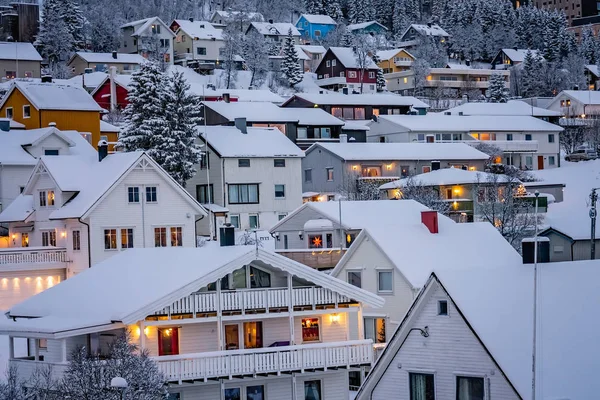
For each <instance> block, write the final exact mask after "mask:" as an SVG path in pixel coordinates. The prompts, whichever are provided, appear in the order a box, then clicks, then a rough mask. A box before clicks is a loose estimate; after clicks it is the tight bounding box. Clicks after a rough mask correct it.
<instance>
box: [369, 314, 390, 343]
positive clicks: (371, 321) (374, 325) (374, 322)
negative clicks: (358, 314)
mask: <svg viewBox="0 0 600 400" xmlns="http://www.w3.org/2000/svg"><path fill="white" fill-rule="evenodd" d="M378 320H382V321H383V336H384V340H383V341H380V340H379V336H380V335H379V332H378V331H377V321H378ZM367 322H368V324H369V325H370V324H372V328H373V334H374V336H375V337H374V338H367ZM387 328H388V327H387V323H386V318H385V317H363V336H364V338H365V339H371V340H373V344H377V343H387V339H388V334H387Z"/></svg>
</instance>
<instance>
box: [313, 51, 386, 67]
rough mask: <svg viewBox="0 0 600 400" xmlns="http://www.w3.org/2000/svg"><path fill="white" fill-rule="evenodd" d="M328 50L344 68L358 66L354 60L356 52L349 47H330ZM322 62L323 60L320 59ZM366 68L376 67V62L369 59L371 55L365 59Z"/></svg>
mask: <svg viewBox="0 0 600 400" xmlns="http://www.w3.org/2000/svg"><path fill="white" fill-rule="evenodd" d="M329 51H331V52H332V53H333V55H334V56H335V57H336V58H337V59H338V60H339V61H340V62H341V63H342V64H343V65H344V67H346V68H359V66H358V65H357V61H356V54H354V50H352V48H350V47H330V48H329ZM321 62H324V61H321ZM365 68H366V69H377V68H379V67H378V66H377V64H375V63H374V62H373V60H371V57H368V59H367V65H366V66H365Z"/></svg>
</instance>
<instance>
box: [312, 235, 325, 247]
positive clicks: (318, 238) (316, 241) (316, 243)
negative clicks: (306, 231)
mask: <svg viewBox="0 0 600 400" xmlns="http://www.w3.org/2000/svg"><path fill="white" fill-rule="evenodd" d="M322 247H323V235H320V234H319V235H308V248H310V249H320V248H322Z"/></svg>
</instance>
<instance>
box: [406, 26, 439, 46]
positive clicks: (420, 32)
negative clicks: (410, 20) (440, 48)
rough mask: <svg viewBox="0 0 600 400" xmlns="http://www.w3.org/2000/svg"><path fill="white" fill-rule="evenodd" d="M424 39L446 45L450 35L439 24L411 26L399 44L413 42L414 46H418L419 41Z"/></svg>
mask: <svg viewBox="0 0 600 400" xmlns="http://www.w3.org/2000/svg"><path fill="white" fill-rule="evenodd" d="M423 38H434V39H435V40H437V41H438V42H440V43H446V42H447V41H448V39H449V38H450V34H448V32H446V31H445V30H444V29H443V28H442V27H441V26H439V25H438V24H432V23H428V24H426V25H422V24H411V25H410V26H409V27H408V28H406V30H405V31H404V33H403V34H402V35H401V36H400V39H399V42H401V43H402V42H409V43H410V42H412V44H413V45H418V41H419V40H421V39H423Z"/></svg>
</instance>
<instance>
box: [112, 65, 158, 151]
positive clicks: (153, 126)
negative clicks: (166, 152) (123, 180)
mask: <svg viewBox="0 0 600 400" xmlns="http://www.w3.org/2000/svg"><path fill="white" fill-rule="evenodd" d="M166 81H167V79H166V77H165V74H164V73H163V72H162V71H161V70H160V67H159V66H158V65H157V64H156V63H153V62H150V61H148V62H145V63H143V64H142V66H141V68H140V69H139V70H138V71H136V72H135V73H134V74H133V76H132V80H131V88H130V90H129V95H128V96H127V101H128V102H129V104H127V107H125V110H123V118H124V121H125V124H124V126H123V129H122V130H121V133H120V135H119V143H118V144H117V147H118V148H121V149H123V150H124V151H136V150H146V151H147V150H150V149H153V148H154V146H155V144H156V143H157V142H159V141H158V140H157V137H158V136H161V135H163V134H164V132H165V131H167V121H166V120H165V118H164V117H165V97H166V95H165V93H166V90H167V88H166V85H167V82H166Z"/></svg>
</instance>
